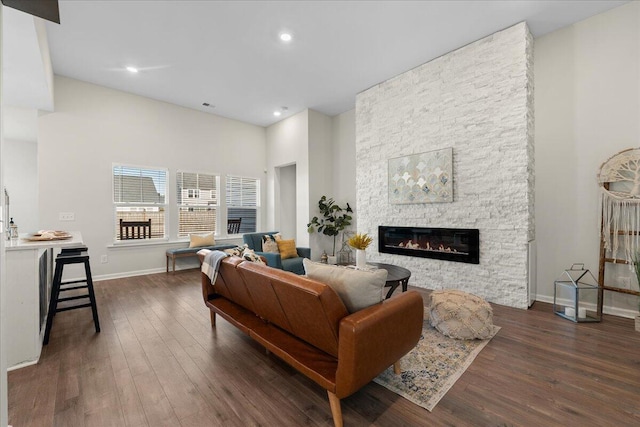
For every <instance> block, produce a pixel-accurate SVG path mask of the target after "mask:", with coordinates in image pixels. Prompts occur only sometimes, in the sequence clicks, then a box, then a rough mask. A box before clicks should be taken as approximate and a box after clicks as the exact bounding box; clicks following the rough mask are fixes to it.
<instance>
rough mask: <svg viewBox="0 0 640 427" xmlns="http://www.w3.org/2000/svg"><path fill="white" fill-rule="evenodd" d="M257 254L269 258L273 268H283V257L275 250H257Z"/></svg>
mask: <svg viewBox="0 0 640 427" xmlns="http://www.w3.org/2000/svg"><path fill="white" fill-rule="evenodd" d="M256 255H259V256H261V257H264V259H266V260H267V265H268V266H269V267H273V268H279V269H280V270H282V258H281V257H280V254H277V253H275V252H256Z"/></svg>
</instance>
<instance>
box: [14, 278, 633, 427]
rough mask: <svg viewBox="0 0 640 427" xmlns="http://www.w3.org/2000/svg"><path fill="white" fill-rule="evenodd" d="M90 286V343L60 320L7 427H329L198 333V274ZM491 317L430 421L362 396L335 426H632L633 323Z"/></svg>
mask: <svg viewBox="0 0 640 427" xmlns="http://www.w3.org/2000/svg"><path fill="white" fill-rule="evenodd" d="M96 286H97V289H96V291H97V294H98V307H99V313H100V323H101V326H102V332H101V333H100V334H95V333H94V330H93V324H92V319H91V314H90V311H89V310H88V309H87V310H74V311H70V312H62V313H59V314H58V315H57V316H56V319H55V323H54V327H53V331H52V335H51V341H50V344H49V345H48V346H47V347H45V350H44V352H43V354H42V357H41V359H40V362H39V363H38V364H37V365H35V366H31V367H27V368H23V369H20V370H17V371H13V372H10V373H9V421H10V423H11V424H12V425H13V426H14V427H22V426H52V425H53V426H100V427H103V426H149V427H157V426H165V425H166V426H172V427H175V426H184V427H187V426H251V425H261V426H299V425H309V426H330V425H332V421H331V420H332V419H331V412H330V409H329V403H328V401H327V396H326V393H325V392H324V391H323V389H321V388H320V387H319V386H316V385H315V384H314V383H312V382H311V381H309V380H307V379H306V378H305V377H303V376H302V375H299V374H298V373H296V371H294V370H293V369H291V368H290V367H288V366H287V365H285V364H284V363H282V362H281V361H280V360H279V359H277V358H276V357H274V356H273V355H270V356H267V355H266V354H265V352H264V350H263V349H262V348H261V347H260V346H259V345H258V344H256V343H254V342H253V341H252V340H251V339H250V338H248V337H246V336H245V335H243V334H242V333H240V332H239V331H238V330H237V329H235V328H234V327H232V326H231V325H229V324H228V323H226V322H225V321H224V320H220V321H219V322H218V325H217V328H216V329H215V330H212V329H211V327H210V324H209V314H208V310H207V309H206V308H205V306H204V303H203V302H202V299H201V293H200V285H199V273H198V271H197V270H190V271H183V272H178V273H176V274H175V275H165V274H154V275H149V276H141V277H134V278H128V279H120V280H110V281H104V282H98V283H96ZM396 292H399V291H396ZM423 294H424V295H425V296H426V295H427V292H424V291H423ZM494 312H495V316H494V322H495V323H496V324H497V325H499V326H502V330H501V331H500V333H499V334H498V335H497V336H496V337H495V338H494V339H493V340H492V341H491V342H490V343H489V345H487V347H485V349H484V350H482V352H481V353H480V355H479V356H478V357H477V359H476V360H475V362H474V363H473V364H472V365H471V366H470V367H469V369H468V370H467V371H466V373H465V374H464V375H463V376H462V377H461V378H460V379H459V380H458V382H457V383H456V384H455V385H454V386H453V388H452V389H451V390H450V391H449V392H448V393H447V394H446V395H445V397H444V398H443V399H442V400H441V401H440V403H438V405H437V406H436V407H435V409H434V410H433V412H431V413H430V412H428V411H426V410H424V409H422V408H420V407H418V406H416V405H414V404H412V403H410V402H409V401H407V400H405V399H403V398H402V397H399V396H398V395H396V394H394V393H392V392H390V391H388V390H386V389H384V388H383V387H381V386H379V385H377V384H374V383H371V384H369V385H367V386H365V387H364V388H363V389H361V390H360V391H359V392H357V393H356V394H354V395H352V396H350V397H349V398H347V399H344V400H343V401H342V410H343V413H344V421H345V426H363V425H368V426H374V425H375V426H394V427H396V426H422V425H424V426H426V425H429V426H441V425H450V426H512V425H513V426H516V425H518V426H551V425H563V426H578V425H597V426H638V425H640V333H638V332H635V331H634V327H633V321H632V320H629V319H622V318H617V317H612V316H605V319H604V321H603V322H602V323H597V324H596V323H592V324H574V323H572V322H569V321H567V320H564V319H561V318H560V317H558V316H555V315H553V313H552V312H551V307H550V305H548V304H542V303H536V304H535V306H534V308H533V309H532V310H528V311H524V310H517V309H511V308H506V307H501V306H494ZM398 332H399V333H400V332H401V331H398Z"/></svg>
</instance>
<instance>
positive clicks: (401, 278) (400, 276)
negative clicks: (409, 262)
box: [367, 262, 411, 299]
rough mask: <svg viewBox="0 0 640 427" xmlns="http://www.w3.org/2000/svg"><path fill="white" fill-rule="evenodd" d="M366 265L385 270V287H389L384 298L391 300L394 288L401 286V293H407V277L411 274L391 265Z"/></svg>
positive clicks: (371, 263) (402, 268) (376, 263)
mask: <svg viewBox="0 0 640 427" xmlns="http://www.w3.org/2000/svg"><path fill="white" fill-rule="evenodd" d="M367 264H368V265H373V266H376V267H378V268H382V269H385V270H387V284H386V285H385V286H391V289H389V292H387V296H386V297H385V298H387V299H389V298H391V294H393V291H395V290H396V288H397V287H398V286H400V285H402V292H407V285H408V284H409V277H411V272H410V271H409V270H407V269H406V268H404V267H400V266H397V265H393V264H385V263H383V262H368V263H367Z"/></svg>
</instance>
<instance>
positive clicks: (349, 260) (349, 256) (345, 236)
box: [337, 231, 354, 265]
mask: <svg viewBox="0 0 640 427" xmlns="http://www.w3.org/2000/svg"><path fill="white" fill-rule="evenodd" d="M352 235H353V233H352V232H350V231H345V232H343V233H342V249H340V250H339V251H338V253H337V255H338V264H340V265H349V264H353V262H354V261H353V249H351V246H349V243H348V241H349V238H350V237H351V236H352Z"/></svg>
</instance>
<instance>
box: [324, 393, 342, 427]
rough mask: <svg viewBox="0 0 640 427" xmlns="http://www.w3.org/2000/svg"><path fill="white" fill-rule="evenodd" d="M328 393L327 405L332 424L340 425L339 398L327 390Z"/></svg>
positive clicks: (338, 426)
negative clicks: (329, 409) (329, 407)
mask: <svg viewBox="0 0 640 427" xmlns="http://www.w3.org/2000/svg"><path fill="white" fill-rule="evenodd" d="M327 394H328V395H329V405H330V406H331V415H333V424H334V426H335V427H342V409H340V399H338V396H336V395H335V394H333V393H331V392H330V391H329V390H327Z"/></svg>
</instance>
